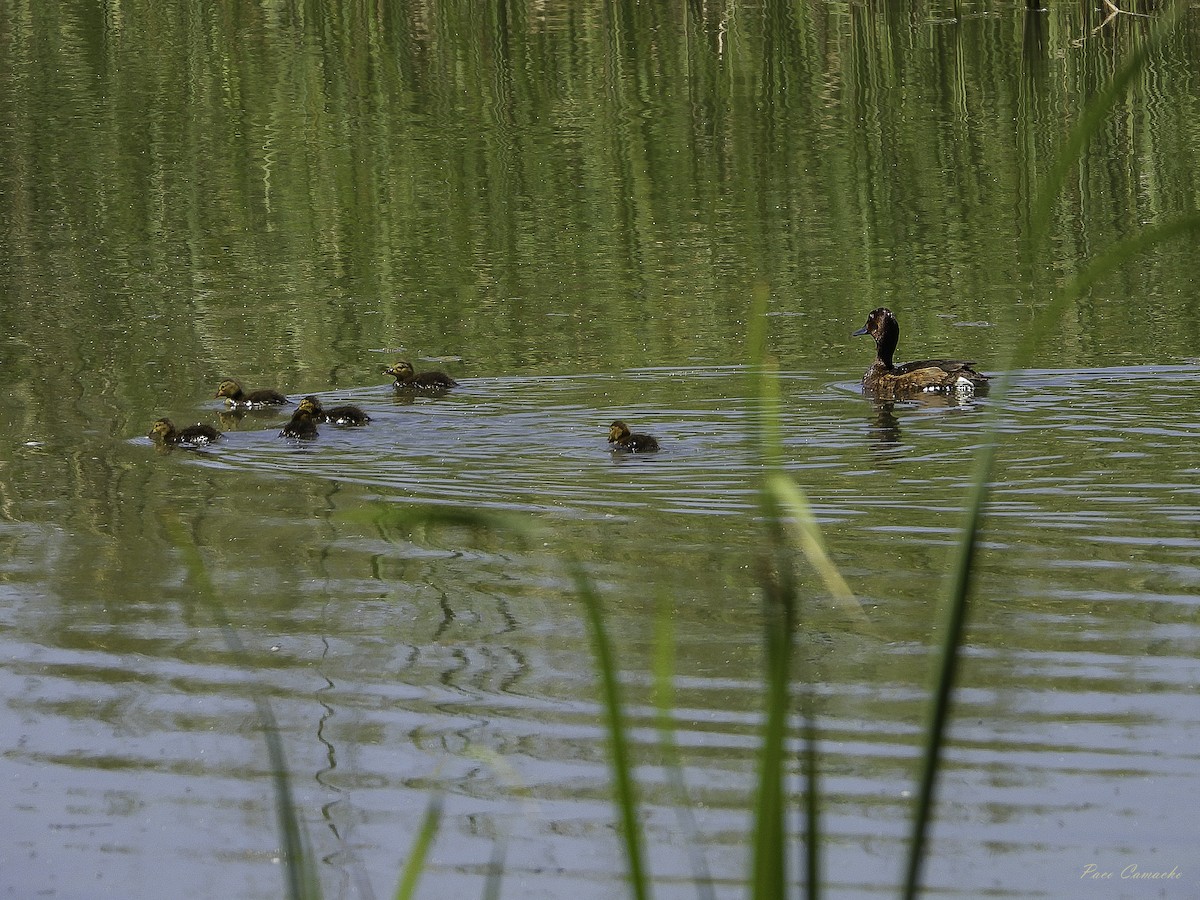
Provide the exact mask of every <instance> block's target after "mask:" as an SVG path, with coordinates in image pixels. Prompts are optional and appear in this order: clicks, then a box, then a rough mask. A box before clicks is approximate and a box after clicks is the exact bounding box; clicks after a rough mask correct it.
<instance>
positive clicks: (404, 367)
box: [383, 359, 416, 379]
mask: <svg viewBox="0 0 1200 900" xmlns="http://www.w3.org/2000/svg"><path fill="white" fill-rule="evenodd" d="M383 373H384V374H385V375H391V376H392V377H393V378H399V379H405V378H411V377H412V376H413V375H415V374H416V373H415V371H414V370H413V367H412V363H410V362H409V361H408V360H407V359H402V360H400V361H398V362H397V363H396V364H395V365H394V366H392V367H390V368H387V369H384V370H383Z"/></svg>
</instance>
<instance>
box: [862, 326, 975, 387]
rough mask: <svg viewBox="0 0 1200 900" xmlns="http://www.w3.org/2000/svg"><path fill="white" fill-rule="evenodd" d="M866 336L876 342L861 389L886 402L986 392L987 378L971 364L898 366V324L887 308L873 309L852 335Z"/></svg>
mask: <svg viewBox="0 0 1200 900" xmlns="http://www.w3.org/2000/svg"><path fill="white" fill-rule="evenodd" d="M860 334H869V335H871V337H873V338H874V339H875V361H874V362H873V363H871V368H869V369H867V371H866V374H865V375H863V379H862V385H863V390H864V391H865V392H867V393H870V394H873V395H875V396H876V397H877V398H881V399H885V400H895V399H901V398H904V397H911V396H913V395H915V394H921V393H927V392H936V393H945V394H960V395H969V394H975V393H983V392H984V391H986V390H987V383H988V376H987V375H984V374H982V373H980V372H976V371H975V369H974V368H972V366H973V365H974V363H970V362H963V361H961V360H957V359H923V360H921V361H919V362H910V363H905V364H904V365H902V366H897V365H894V364H893V363H892V354H894V353H895V352H896V344H898V343H899V342H900V325H899V323H898V322H897V321H896V316H895V314H894V313H893V312H892V311H891V310H890V309H887V308H886V307H883V306H881V307H879V309H876V310H872V312H871V314H870V315H869V316H867V324H866V325H864V326H863V327H862V328H860V329H858V331H855V332H854V335H860Z"/></svg>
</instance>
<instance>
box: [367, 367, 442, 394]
mask: <svg viewBox="0 0 1200 900" xmlns="http://www.w3.org/2000/svg"><path fill="white" fill-rule="evenodd" d="M383 374H384V375H391V376H392V377H393V378H395V379H396V383H395V384H394V385H392V387H394V388H395V389H396V390H398V391H427V392H429V393H433V394H437V393H441V392H443V391H448V390H450V388H452V387H458V382H457V381H455V380H454V379H453V378H451V377H450V376H449V375H447V374H446V373H445V372H418V371H416V370H415V369H413V367H412V363H410V362H409V361H408V360H406V359H402V360H400V361H399V362H398V363H396V364H395V365H394V366H389V367H388V368H386V369H384V370H383Z"/></svg>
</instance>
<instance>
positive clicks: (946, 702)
mask: <svg viewBox="0 0 1200 900" xmlns="http://www.w3.org/2000/svg"><path fill="white" fill-rule="evenodd" d="M1177 21H1178V15H1177V14H1175V15H1171V16H1168V17H1167V18H1166V19H1165V20H1164V21H1163V22H1161V23H1160V24H1159V25H1158V27H1156V28H1155V30H1154V32H1153V33H1152V35H1151V37H1150V39H1149V40H1147V41H1146V42H1145V43H1143V44H1142V45H1141V46H1140V47H1139V48H1138V50H1137V51H1136V52H1135V53H1134V54H1132V55H1131V57H1130V59H1129V60H1128V61H1127V62H1126V64H1125V65H1124V66H1122V68H1121V69H1120V70H1119V71H1118V72H1117V74H1116V75H1115V76H1114V78H1113V80H1112V82H1111V83H1110V84H1109V85H1108V86H1107V87H1106V88H1105V90H1103V91H1102V92H1100V94H1099V95H1098V96H1097V97H1096V99H1095V100H1094V101H1093V102H1092V103H1091V104H1089V106H1088V108H1087V110H1085V113H1084V115H1083V116H1082V117H1081V119H1080V121H1079V123H1078V124H1077V126H1076V127H1075V129H1074V130H1073V131H1072V134H1071V136H1070V138H1069V139H1068V141H1067V142H1066V143H1065V144H1064V145H1063V147H1062V148H1061V150H1060V153H1059V156H1058V159H1057V162H1056V164H1055V166H1054V168H1053V170H1052V172H1051V175H1050V177H1049V178H1048V179H1047V182H1046V184H1045V185H1044V186H1043V192H1042V194H1041V195H1040V197H1039V200H1038V202H1037V203H1036V204H1035V212H1034V215H1033V217H1032V222H1033V230H1032V232H1031V236H1030V242H1031V246H1032V244H1033V243H1034V242H1037V243H1040V242H1041V241H1043V240H1044V239H1045V238H1046V236H1047V234H1048V232H1049V221H1050V210H1051V207H1052V205H1053V203H1054V200H1055V198H1056V197H1057V195H1058V193H1059V191H1060V190H1061V188H1062V184H1063V181H1064V179H1065V176H1066V173H1067V172H1068V171H1069V170H1070V168H1071V166H1072V165H1074V164H1075V162H1076V161H1077V160H1078V158H1079V155H1080V154H1081V153H1082V150H1083V147H1084V146H1085V145H1086V144H1087V142H1088V141H1089V140H1090V139H1091V138H1092V136H1093V135H1094V134H1095V133H1096V132H1097V131H1098V130H1099V128H1100V126H1101V124H1102V123H1103V121H1104V119H1105V117H1106V116H1107V115H1108V113H1109V112H1110V111H1111V109H1112V108H1113V106H1114V105H1115V103H1116V101H1117V99H1118V98H1119V97H1120V96H1121V95H1122V94H1123V93H1124V92H1125V91H1126V90H1127V89H1128V86H1129V85H1130V83H1131V82H1132V80H1133V78H1134V76H1135V75H1136V74H1137V73H1138V72H1139V71H1141V69H1142V68H1144V67H1145V65H1146V63H1147V60H1148V58H1149V54H1150V52H1151V51H1152V50H1153V49H1154V48H1155V47H1157V46H1158V44H1159V43H1161V42H1162V40H1163V39H1164V37H1165V35H1166V34H1167V32H1168V31H1169V30H1170V29H1171V28H1172V27H1174V25H1175V23H1176V22H1177ZM1197 228H1200V216H1197V215H1191V216H1187V217H1185V218H1183V219H1181V220H1179V221H1177V222H1173V223H1168V224H1167V225H1164V226H1160V227H1158V228H1154V229H1150V230H1149V231H1147V232H1145V233H1143V234H1140V235H1137V236H1136V237H1134V238H1130V239H1129V240H1126V241H1123V242H1121V243H1119V244H1117V245H1115V246H1114V247H1111V248H1109V249H1108V250H1107V251H1106V252H1105V253H1104V254H1103V255H1102V256H1100V257H1099V258H1098V259H1096V260H1095V261H1094V262H1092V263H1091V264H1090V265H1089V266H1088V267H1086V268H1085V269H1084V270H1083V271H1082V272H1081V273H1080V274H1079V275H1077V276H1076V277H1075V278H1074V279H1072V280H1071V281H1070V282H1068V283H1067V284H1066V285H1064V286H1063V287H1062V288H1061V289H1059V290H1058V291H1056V292H1055V293H1054V294H1053V295H1052V296H1051V298H1050V302H1049V303H1047V305H1046V306H1045V307H1044V308H1043V309H1042V310H1041V311H1040V312H1039V313H1038V314H1037V316H1035V318H1034V321H1033V323H1032V326H1031V328H1030V329H1029V330H1028V331H1027V333H1026V336H1025V339H1024V340H1023V341H1022V342H1020V343H1019V344H1018V345H1017V346H1016V347H1014V348H1013V351H1012V356H1011V358H1012V364H1011V365H1010V366H1008V367H1007V368H1008V369H1010V370H1011V368H1013V367H1014V365H1016V364H1019V363H1020V362H1022V361H1024V360H1025V359H1027V358H1029V357H1030V356H1031V355H1032V353H1033V352H1034V348H1035V347H1036V346H1037V343H1038V340H1039V339H1040V336H1041V334H1042V332H1043V331H1044V330H1045V329H1046V328H1047V327H1048V325H1049V324H1050V323H1052V322H1054V321H1056V320H1057V319H1058V318H1059V316H1061V314H1062V311H1063V310H1065V309H1066V308H1067V307H1068V305H1069V304H1070V303H1071V302H1072V301H1073V300H1075V299H1078V298H1079V297H1080V296H1082V295H1083V294H1084V293H1085V292H1086V291H1087V289H1088V288H1089V287H1090V286H1091V285H1092V284H1093V283H1094V282H1095V281H1097V280H1098V279H1099V278H1101V277H1103V276H1104V275H1105V274H1108V273H1109V272H1111V271H1113V270H1114V269H1116V268H1117V266H1118V265H1120V264H1121V263H1122V262H1124V261H1126V260H1127V259H1129V258H1130V257H1132V256H1133V255H1135V254H1137V253H1140V252H1143V251H1145V250H1146V249H1148V248H1150V247H1151V246H1154V245H1156V244H1159V243H1162V242H1163V241H1166V240H1170V239H1171V238H1174V237H1176V236H1178V235H1180V234H1183V233H1186V232H1188V231H1191V230H1195V229H1197ZM1010 380H1011V371H1010V372H1008V373H1006V374H1005V375H1004V376H1003V377H1002V378H1001V379H999V381H998V383H997V384H996V385H995V387H994V389H993V390H992V391H991V400H992V403H991V405H990V408H989V410H988V413H987V420H986V425H985V428H984V444H983V447H982V448H981V452H980V454H979V456H978V457H977V459H976V466H975V471H974V475H973V479H972V483H971V487H970V489H969V492H968V496H967V503H966V514H965V519H964V523H963V526H962V529H961V531H960V535H959V541H958V544H957V546H956V549H955V555H954V558H953V560H952V564H951V571H950V575H949V578H948V580H947V586H946V597H945V601H944V603H943V620H942V642H941V647H940V656H939V659H938V662H937V667H936V671H935V682H934V690H933V696H932V698H931V703H930V713H929V721H928V725H927V728H926V735H925V745H924V748H923V752H922V757H921V771H920V775H919V778H918V786H917V793H916V797H915V800H914V813H913V822H912V826H911V831H910V840H909V853H908V859H907V862H906V870H905V876H904V884H903V890H902V895H903V896H904V897H905V898H913V897H915V896H916V895H917V893H918V890H919V888H920V882H921V870H922V865H923V863H924V857H925V847H926V843H927V839H928V830H929V823H930V821H931V820H932V815H933V807H934V801H935V790H936V784H937V776H938V771H939V768H940V765H941V758H942V751H943V749H944V746H945V739H946V730H947V726H948V723H949V720H950V715H951V711H952V703H953V694H954V689H955V685H956V682H957V675H958V668H959V659H960V656H961V650H962V643H963V639H964V635H965V632H966V625H967V612H968V605H969V597H970V592H971V587H972V584H973V571H974V564H975V558H976V553H977V550H978V545H979V536H980V532H981V530H982V526H983V518H984V508H985V505H986V502H987V497H988V495H989V492H990V483H991V478H992V470H993V468H994V466H995V459H996V452H997V444H998V428H997V425H998V419H999V415H1000V413H999V409H1000V402H999V401H1000V400H1002V399H1003V397H1004V396H1006V395H1007V391H1008V386H1009V383H1010Z"/></svg>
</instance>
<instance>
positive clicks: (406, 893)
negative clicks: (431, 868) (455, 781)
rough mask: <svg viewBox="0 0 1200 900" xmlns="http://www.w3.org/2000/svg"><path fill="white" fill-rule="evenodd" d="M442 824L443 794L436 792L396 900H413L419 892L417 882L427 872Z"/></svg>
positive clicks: (422, 818)
mask: <svg viewBox="0 0 1200 900" xmlns="http://www.w3.org/2000/svg"><path fill="white" fill-rule="evenodd" d="M441 824H442V792H441V791H436V792H434V793H433V795H432V796H430V798H429V803H428V804H427V805H426V807H425V814H424V815H423V816H422V817H421V827H420V829H419V830H418V831H417V836H416V837H415V838H414V839H413V846H412V850H410V851H409V854H408V861H407V862H405V863H404V870H403V871H402V872H401V873H400V883H399V884H397V885H396V894H395V897H396V900H412V897H413V896H414V895H415V894H416V891H417V882H419V881H420V880H421V873H422V872H424V871H425V863H426V861H427V860H428V859H429V848H430V847H432V846H433V839H434V837H435V836H436V835H437V831H438V828H439V827H440V826H441Z"/></svg>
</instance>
